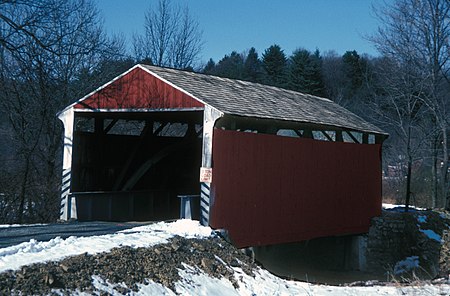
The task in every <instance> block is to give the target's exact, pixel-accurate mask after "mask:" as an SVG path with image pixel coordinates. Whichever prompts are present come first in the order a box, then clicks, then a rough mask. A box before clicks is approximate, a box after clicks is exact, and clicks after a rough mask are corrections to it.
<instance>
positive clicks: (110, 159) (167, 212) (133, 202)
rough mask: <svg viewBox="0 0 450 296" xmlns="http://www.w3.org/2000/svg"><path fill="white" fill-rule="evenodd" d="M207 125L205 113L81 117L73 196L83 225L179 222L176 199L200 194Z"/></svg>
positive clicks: (77, 129)
mask: <svg viewBox="0 0 450 296" xmlns="http://www.w3.org/2000/svg"><path fill="white" fill-rule="evenodd" d="M202 120H203V112H201V111H184V112H142V113H141V112H134V113H131V112H130V113H125V112H120V113H119V112H110V113H103V112H102V113H95V112H86V113H79V112H77V116H76V117H75V133H74V142H73V145H74V146H73V157H74V158H73V166H72V185H71V186H72V190H71V191H72V194H73V195H74V196H75V197H76V206H77V215H78V220H80V221H92V220H98V221H149V220H168V219H175V218H178V217H179V209H180V201H179V199H178V198H177V195H185V194H199V188H200V187H199V170H200V166H201V150H202V149H201V147H202ZM194 218H195V217H194Z"/></svg>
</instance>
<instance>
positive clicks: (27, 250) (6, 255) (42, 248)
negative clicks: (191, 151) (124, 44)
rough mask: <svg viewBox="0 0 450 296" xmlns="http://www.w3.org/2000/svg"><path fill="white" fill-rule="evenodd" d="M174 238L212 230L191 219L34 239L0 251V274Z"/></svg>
mask: <svg viewBox="0 0 450 296" xmlns="http://www.w3.org/2000/svg"><path fill="white" fill-rule="evenodd" d="M174 235H180V236H184V237H188V238H193V237H206V236H209V235H211V228H209V227H204V226H201V225H200V224H199V223H198V222H196V221H192V220H178V221H177V222H174V223H164V222H160V223H155V224H150V225H145V226H139V227H135V228H131V229H126V230H123V231H120V232H117V233H115V234H106V235H99V236H90V237H76V236H71V237H68V238H66V239H62V238H60V237H56V238H54V239H52V240H50V241H46V242H42V241H36V240H34V239H32V240H30V241H29V242H24V243H21V244H18V245H15V246H11V247H6V248H2V249H0V272H2V271H5V270H8V269H19V268H20V267H21V266H23V265H27V264H31V263H37V262H45V261H56V260H60V259H62V258H64V257H67V256H73V255H79V254H83V253H89V254H96V253H101V252H106V251H109V250H111V249H112V248H115V247H121V246H130V247H135V248H138V247H148V246H153V245H156V244H160V243H165V242H167V240H168V239H169V238H171V237H173V236H174Z"/></svg>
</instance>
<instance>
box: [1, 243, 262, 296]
mask: <svg viewBox="0 0 450 296" xmlns="http://www.w3.org/2000/svg"><path fill="white" fill-rule="evenodd" d="M192 250H199V251H201V252H192ZM206 250H207V251H206ZM216 258H220V260H218V259H216ZM182 263H185V264H187V265H189V266H192V267H195V266H197V267H198V268H200V269H202V270H203V271H204V272H205V273H207V274H209V275H210V276H213V277H216V278H222V277H225V278H227V279H229V280H230V281H231V283H232V284H233V286H235V287H237V285H238V284H237V282H236V280H235V277H234V275H233V270H232V269H230V268H229V266H235V267H237V266H240V267H241V268H242V269H243V270H244V272H246V273H247V274H248V275H252V270H253V268H254V267H255V264H254V263H253V262H252V260H251V258H249V257H247V256H245V255H244V254H242V253H241V252H239V251H238V250H237V249H236V248H235V247H233V246H232V245H230V244H229V243H227V242H226V241H224V240H223V239H221V238H219V237H212V238H208V239H186V238H183V237H174V238H173V239H171V240H169V242H168V243H166V244H160V245H156V246H153V247H149V248H136V249H135V248H131V247H121V248H114V249H112V250H111V251H110V252H107V253H100V254H96V255H89V254H88V253H84V254H81V255H78V256H72V257H67V258H65V259H63V260H61V261H60V262H49V263H45V264H44V263H39V264H33V265H29V266H25V267H23V268H22V269H20V270H17V271H9V272H4V273H0V283H2V284H1V285H0V295H10V294H11V293H12V292H11V291H12V290H14V291H20V293H21V294H23V295H48V294H51V293H52V292H51V289H52V288H60V289H61V290H62V292H61V293H62V294H68V295H70V294H72V292H73V291H75V290H79V291H81V292H83V291H84V292H86V293H88V294H96V295H99V294H100V295H102V293H100V291H98V290H96V288H95V287H94V286H93V285H92V275H97V276H100V277H101V278H103V279H104V280H107V281H109V282H110V283H113V284H118V283H124V284H125V285H126V287H123V286H122V285H120V286H119V285H117V286H116V287H115V290H116V291H117V292H118V293H120V294H130V289H132V290H134V291H137V289H138V286H137V284H139V283H140V284H145V283H146V280H147V279H148V280H152V281H155V282H158V283H161V284H163V285H165V286H166V287H168V288H169V289H172V290H173V291H175V283H176V282H177V281H179V280H180V276H179V274H178V270H179V269H183V265H182ZM16 294H17V293H16ZM105 295H106V294H105Z"/></svg>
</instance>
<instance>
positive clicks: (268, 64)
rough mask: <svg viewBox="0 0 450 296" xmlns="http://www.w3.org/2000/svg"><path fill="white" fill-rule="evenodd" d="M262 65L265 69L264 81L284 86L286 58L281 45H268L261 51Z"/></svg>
mask: <svg viewBox="0 0 450 296" xmlns="http://www.w3.org/2000/svg"><path fill="white" fill-rule="evenodd" d="M262 56H263V59H262V66H263V69H264V71H265V78H264V81H263V82H264V83H266V84H270V85H274V86H279V87H283V86H286V66H287V59H286V55H285V54H284V52H283V50H282V49H281V47H280V46H279V45H277V44H274V45H272V46H270V47H269V48H268V49H266V50H265V51H264V53H263V55H262Z"/></svg>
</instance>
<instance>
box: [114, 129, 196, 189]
mask: <svg viewBox="0 0 450 296" xmlns="http://www.w3.org/2000/svg"><path fill="white" fill-rule="evenodd" d="M193 140H194V141H195V140H197V138H194V139H192V138H187V137H185V138H184V139H183V140H182V141H180V142H178V143H175V144H172V145H169V146H166V147H164V148H163V149H161V150H160V151H158V152H157V153H155V154H154V155H153V156H152V157H150V158H149V159H148V160H147V161H146V162H144V163H143V164H142V165H141V166H140V167H139V168H138V169H137V170H136V171H135V172H134V174H133V175H132V176H131V177H130V178H129V179H128V181H127V182H126V183H125V185H123V187H122V189H121V190H122V191H126V190H130V189H131V188H133V186H134V185H136V183H137V182H138V181H139V180H140V179H141V178H142V177H143V176H144V175H145V173H147V171H148V170H149V169H150V168H151V167H152V166H154V165H155V164H157V163H158V162H160V161H161V160H162V159H164V158H165V157H167V156H168V155H170V154H171V153H174V152H176V151H178V150H180V149H183V148H185V146H186V145H187V144H189V143H190V142H192V141H193Z"/></svg>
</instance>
